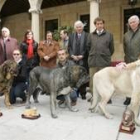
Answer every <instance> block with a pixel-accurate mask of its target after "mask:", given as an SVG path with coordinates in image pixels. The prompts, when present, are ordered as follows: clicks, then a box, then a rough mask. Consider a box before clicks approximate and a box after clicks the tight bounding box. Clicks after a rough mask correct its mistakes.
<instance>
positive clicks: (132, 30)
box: [124, 15, 140, 105]
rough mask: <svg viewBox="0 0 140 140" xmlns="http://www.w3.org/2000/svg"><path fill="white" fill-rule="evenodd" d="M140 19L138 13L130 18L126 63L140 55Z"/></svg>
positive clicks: (128, 101) (125, 43) (128, 100)
mask: <svg viewBox="0 0 140 140" xmlns="http://www.w3.org/2000/svg"><path fill="white" fill-rule="evenodd" d="M139 24H140V20H139V17H138V16H136V15H133V16H131V17H130V18H129V19H128V27H129V30H128V31H127V32H126V33H125V35H124V54H125V56H124V60H125V62H126V63H130V62H134V61H136V60H138V58H139V57H140V28H139ZM130 101H131V98H128V97H127V98H126V100H125V102H124V104H125V105H129V104H130Z"/></svg>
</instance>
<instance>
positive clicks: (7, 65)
mask: <svg viewBox="0 0 140 140" xmlns="http://www.w3.org/2000/svg"><path fill="white" fill-rule="evenodd" d="M2 73H3V75H4V77H5V78H6V79H11V78H12V77H13V76H16V75H17V73H18V70H17V63H16V62H15V61H14V60H7V61H5V62H4V63H3V64H2Z"/></svg>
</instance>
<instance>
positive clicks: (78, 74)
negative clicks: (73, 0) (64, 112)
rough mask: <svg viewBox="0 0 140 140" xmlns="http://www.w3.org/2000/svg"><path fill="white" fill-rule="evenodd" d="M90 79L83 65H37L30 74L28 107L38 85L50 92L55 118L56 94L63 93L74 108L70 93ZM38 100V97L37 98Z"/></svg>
mask: <svg viewBox="0 0 140 140" xmlns="http://www.w3.org/2000/svg"><path fill="white" fill-rule="evenodd" d="M88 81H89V76H88V74H87V72H86V70H85V69H84V68H83V67H81V66H70V67H64V68H56V69H47V68H44V67H40V66H38V67H35V68H34V69H33V70H32V71H31V72H30V76H29V83H30V84H29V93H28V95H27V102H26V108H29V107H30V97H31V95H33V94H34V93H35V92H34V91H35V89H36V87H37V86H38V85H40V86H41V88H42V89H43V91H44V92H45V93H46V94H47V93H50V106H51V115H52V117H53V118H56V117H57V114H56V96H57V95H59V94H63V95H64V96H65V100H66V103H67V106H68V108H69V109H70V110H71V111H77V110H74V109H72V107H71V104H70V98H69V93H70V92H71V90H72V88H73V87H77V88H79V87H80V86H81V85H83V84H85V83H87V82H88ZM36 101H38V99H36Z"/></svg>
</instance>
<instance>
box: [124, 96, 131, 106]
mask: <svg viewBox="0 0 140 140" xmlns="http://www.w3.org/2000/svg"><path fill="white" fill-rule="evenodd" d="M130 102H131V98H129V97H126V100H125V101H124V103H123V104H124V105H129V104H130Z"/></svg>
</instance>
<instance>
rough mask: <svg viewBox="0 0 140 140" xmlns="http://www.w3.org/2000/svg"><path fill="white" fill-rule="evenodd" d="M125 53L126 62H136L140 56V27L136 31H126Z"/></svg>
mask: <svg viewBox="0 0 140 140" xmlns="http://www.w3.org/2000/svg"><path fill="white" fill-rule="evenodd" d="M124 53H125V56H124V60H125V62H126V63H130V62H134V61H136V60H137V59H138V58H139V57H140V28H139V29H138V30H137V31H136V32H133V31H132V30H129V31H128V32H126V33H125V35H124Z"/></svg>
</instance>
